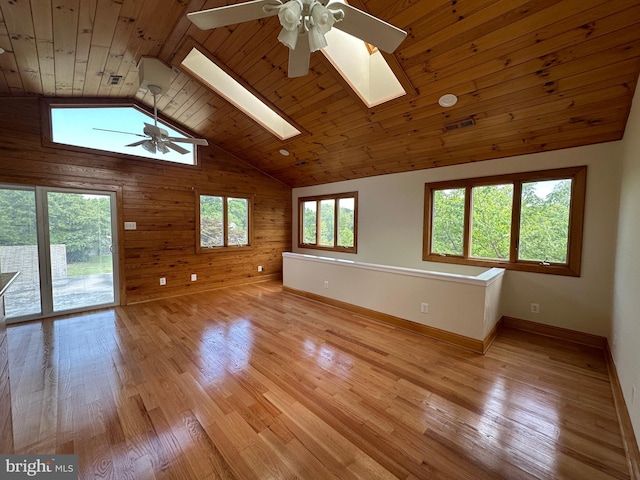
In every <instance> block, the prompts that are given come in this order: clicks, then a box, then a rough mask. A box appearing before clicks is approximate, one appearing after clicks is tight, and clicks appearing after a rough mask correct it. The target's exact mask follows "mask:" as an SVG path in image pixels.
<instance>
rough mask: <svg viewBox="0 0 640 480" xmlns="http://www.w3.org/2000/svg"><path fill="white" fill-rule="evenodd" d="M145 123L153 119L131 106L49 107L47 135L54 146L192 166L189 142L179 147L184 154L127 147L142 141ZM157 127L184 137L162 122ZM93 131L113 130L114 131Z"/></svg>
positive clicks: (193, 159)
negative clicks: (49, 130) (49, 115)
mask: <svg viewBox="0 0 640 480" xmlns="http://www.w3.org/2000/svg"><path fill="white" fill-rule="evenodd" d="M145 122H146V123H150V124H153V117H152V116H150V115H147V114H146V113H144V112H142V111H141V110H138V109H137V108H135V107H133V106H129V107H123V106H117V107H112V106H106V107H95V106H92V107H83V106H77V105H74V106H73V107H71V106H64V107H57V106H52V107H51V134H52V141H53V142H55V143H61V144H64V145H73V146H76V147H85V148H92V149H95V150H103V151H106V152H114V153H124V154H127V155H134V156H137V157H143V158H150V159H153V160H164V161H168V162H175V163H181V164H186V165H195V163H196V159H195V158H196V157H195V149H194V146H193V145H191V144H189V143H180V144H179V145H180V146H181V147H183V148H185V149H186V150H188V153H185V154H180V153H178V152H175V151H173V150H170V151H169V152H168V153H160V152H159V151H158V152H157V153H155V154H153V153H150V152H148V151H146V150H145V149H143V147H142V146H136V147H127V146H126V145H128V144H131V143H134V142H137V141H139V140H143V139H144V138H143V137H145V135H144V134H143V129H144V123H145ZM158 126H159V127H161V128H164V129H165V130H167V132H168V133H169V136H171V137H184V136H185V135H184V134H183V133H181V132H179V131H177V130H175V129H173V128H171V127H170V126H169V125H167V124H166V123H164V122H161V121H158ZM96 129H104V130H116V131H117V132H106V131H104V130H96Z"/></svg>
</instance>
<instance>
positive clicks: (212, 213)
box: [198, 195, 251, 249]
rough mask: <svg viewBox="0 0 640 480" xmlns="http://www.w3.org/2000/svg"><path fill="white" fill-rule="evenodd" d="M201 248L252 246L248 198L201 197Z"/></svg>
mask: <svg viewBox="0 0 640 480" xmlns="http://www.w3.org/2000/svg"><path fill="white" fill-rule="evenodd" d="M198 199H199V201H198V205H199V208H198V225H199V228H198V237H199V239H198V248H199V249H208V248H216V247H230V246H248V245H250V205H251V202H250V200H249V199H248V198H238V197H227V196H224V195H198Z"/></svg>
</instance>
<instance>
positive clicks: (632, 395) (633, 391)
mask: <svg viewBox="0 0 640 480" xmlns="http://www.w3.org/2000/svg"><path fill="white" fill-rule="evenodd" d="M635 402H636V386H635V385H634V386H632V387H631V405H633V404H634V403H635Z"/></svg>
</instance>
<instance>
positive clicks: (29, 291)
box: [0, 188, 42, 318]
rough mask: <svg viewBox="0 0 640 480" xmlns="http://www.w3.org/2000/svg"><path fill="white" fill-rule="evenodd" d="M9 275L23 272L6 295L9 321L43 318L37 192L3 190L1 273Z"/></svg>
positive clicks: (0, 191) (0, 192)
mask: <svg viewBox="0 0 640 480" xmlns="http://www.w3.org/2000/svg"><path fill="white" fill-rule="evenodd" d="M7 272H20V276H19V277H18V279H17V280H16V281H15V282H14V283H13V285H12V286H11V288H10V289H9V290H8V292H7V293H6V295H5V306H6V310H7V317H9V318H13V317H37V316H40V315H41V314H42V306H41V304H42V300H41V297H40V260H39V250H38V222H37V214H36V190H35V188H33V189H29V188H27V189H23V188H15V189H13V188H0V273H7Z"/></svg>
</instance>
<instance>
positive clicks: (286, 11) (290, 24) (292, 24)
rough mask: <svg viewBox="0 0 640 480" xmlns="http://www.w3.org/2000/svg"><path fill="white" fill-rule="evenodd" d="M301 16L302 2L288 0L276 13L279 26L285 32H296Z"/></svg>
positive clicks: (299, 0)
mask: <svg viewBox="0 0 640 480" xmlns="http://www.w3.org/2000/svg"><path fill="white" fill-rule="evenodd" d="M301 14H302V1H301V0H289V1H288V2H287V3H285V4H284V5H282V6H281V7H280V10H279V11H278V18H279V19H280V25H282V28H284V29H285V30H298V27H299V26H300V22H301Z"/></svg>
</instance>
